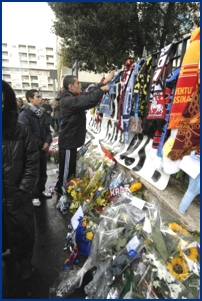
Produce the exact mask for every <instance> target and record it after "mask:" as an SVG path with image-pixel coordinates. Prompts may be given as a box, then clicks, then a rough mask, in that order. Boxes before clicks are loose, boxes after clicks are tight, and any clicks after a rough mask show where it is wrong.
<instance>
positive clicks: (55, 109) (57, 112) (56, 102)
mask: <svg viewBox="0 0 202 301" xmlns="http://www.w3.org/2000/svg"><path fill="white" fill-rule="evenodd" d="M53 120H54V129H55V131H56V132H58V131H59V129H60V122H61V120H60V99H59V98H55V99H54V105H53Z"/></svg>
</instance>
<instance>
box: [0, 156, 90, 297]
mask: <svg viewBox="0 0 202 301" xmlns="http://www.w3.org/2000/svg"><path fill="white" fill-rule="evenodd" d="M56 169H57V165H56V164H55V163H54V161H53V160H52V159H51V161H50V162H49V163H48V169H47V173H48V181H47V184H46V188H47V189H48V188H49V187H50V185H51V184H52V183H54V182H56V180H57V173H56ZM41 201H42V205H41V206H40V207H34V215H35V225H36V240H35V247H34V256H33V260H32V263H33V265H34V267H35V271H34V273H33V275H32V277H31V279H29V280H27V281H22V280H21V278H20V276H19V266H18V265H17V264H16V263H14V262H12V260H11V259H9V260H6V261H5V260H2V298H6V299H49V298H50V295H49V289H50V287H52V286H53V283H54V281H55V280H56V278H57V276H58V275H59V273H60V272H61V271H62V266H63V263H64V261H65V260H66V259H67V258H68V256H69V251H67V250H66V251H64V250H63V248H64V246H65V237H66V234H67V232H68V231H69V229H68V225H70V219H71V217H72V215H71V214H70V213H67V214H63V213H62V212H61V211H60V210H59V209H56V205H57V202H58V197H57V196H56V195H53V197H52V198H51V199H43V200H41ZM90 280H91V279H88V278H86V279H85V281H84V283H83V285H82V286H81V287H80V288H79V289H77V290H76V291H75V292H74V293H73V294H72V295H71V296H69V297H68V298H67V299H85V293H84V290H83V287H84V285H86V284H87V283H88V282H89V281H90Z"/></svg>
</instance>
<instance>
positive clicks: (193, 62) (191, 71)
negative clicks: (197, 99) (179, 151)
mask: <svg viewBox="0 0 202 301" xmlns="http://www.w3.org/2000/svg"><path fill="white" fill-rule="evenodd" d="M199 59H200V27H199V28H196V29H195V30H194V31H193V32H192V34H191V38H190V44H189V46H188V47H187V50H186V52H185V55H184V58H183V61H182V66H181V69H180V74H179V78H178V81H177V85H176V89H175V95H174V99H173V104H172V108H171V113H170V119H169V124H168V128H169V129H178V128H179V124H180V121H181V117H182V112H183V110H184V107H185V106H186V103H187V101H188V100H189V98H190V96H191V95H192V93H193V92H194V91H196V90H197V87H198V71H199Z"/></svg>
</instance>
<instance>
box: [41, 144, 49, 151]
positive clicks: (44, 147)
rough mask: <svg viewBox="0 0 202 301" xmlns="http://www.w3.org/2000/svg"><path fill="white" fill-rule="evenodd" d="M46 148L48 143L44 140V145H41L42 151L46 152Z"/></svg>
mask: <svg viewBox="0 0 202 301" xmlns="http://www.w3.org/2000/svg"><path fill="white" fill-rule="evenodd" d="M48 149H49V144H48V143H47V142H45V143H44V145H43V147H42V150H43V151H44V152H46V151H48Z"/></svg>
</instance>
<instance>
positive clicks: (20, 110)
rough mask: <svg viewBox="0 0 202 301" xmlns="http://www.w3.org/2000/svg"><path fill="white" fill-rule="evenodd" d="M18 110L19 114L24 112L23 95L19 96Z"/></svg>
mask: <svg viewBox="0 0 202 301" xmlns="http://www.w3.org/2000/svg"><path fill="white" fill-rule="evenodd" d="M17 110H18V115H19V114H20V113H21V112H22V110H23V100H22V98H21V97H18V98H17Z"/></svg>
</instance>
